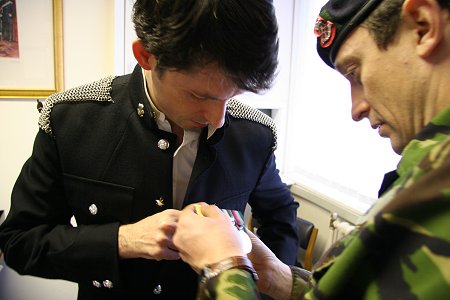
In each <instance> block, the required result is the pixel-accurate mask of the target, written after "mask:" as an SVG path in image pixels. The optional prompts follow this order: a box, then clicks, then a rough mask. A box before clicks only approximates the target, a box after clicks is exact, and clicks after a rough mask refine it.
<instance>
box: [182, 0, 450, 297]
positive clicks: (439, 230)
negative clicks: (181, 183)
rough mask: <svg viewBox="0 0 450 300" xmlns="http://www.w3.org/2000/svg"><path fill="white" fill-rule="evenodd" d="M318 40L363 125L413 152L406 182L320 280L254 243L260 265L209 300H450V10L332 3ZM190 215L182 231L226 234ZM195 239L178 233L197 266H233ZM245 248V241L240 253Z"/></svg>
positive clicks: (406, 159) (220, 284)
mask: <svg viewBox="0 0 450 300" xmlns="http://www.w3.org/2000/svg"><path fill="white" fill-rule="evenodd" d="M315 33H316V35H317V37H318V40H317V41H318V43H317V49H318V53H319V55H320V57H321V58H322V59H323V61H324V62H325V63H327V64H328V65H329V66H330V67H332V68H335V69H336V70H337V71H339V72H340V73H342V74H343V75H344V76H345V77H346V78H347V79H348V80H349V82H350V85H351V91H352V117H353V119H354V120H355V121H359V120H362V119H363V118H368V119H369V120H370V123H371V125H372V127H373V128H374V129H378V131H379V134H380V135H381V136H383V137H389V138H390V140H391V145H392V148H393V149H394V151H396V152H397V153H400V154H401V155H402V159H401V161H400V163H399V165H398V168H397V175H398V178H397V179H396V180H395V182H393V184H392V185H391V186H390V187H389V188H388V189H387V191H386V192H385V193H384V194H383V195H382V196H381V197H380V199H379V200H378V201H377V203H376V204H375V205H374V207H372V208H371V209H370V210H369V212H368V214H367V216H366V218H365V219H364V220H362V222H361V223H360V224H358V226H357V230H354V231H353V232H352V233H350V234H349V235H348V236H346V237H345V238H343V239H342V240H340V241H339V242H338V243H336V244H335V245H334V246H332V247H331V248H330V249H329V250H328V251H327V253H325V255H324V256H323V257H322V258H321V259H320V260H319V262H317V263H316V266H315V268H314V270H313V272H312V273H311V274H309V272H307V271H305V270H302V269H299V268H296V267H292V266H290V267H289V266H287V265H285V264H283V263H281V262H280V261H279V260H278V259H276V258H275V256H274V255H273V254H271V252H270V250H268V249H267V247H264V245H263V244H262V243H261V242H260V241H259V240H258V239H257V238H256V237H255V236H253V235H252V242H253V250H252V253H250V254H249V256H248V257H249V258H250V259H251V260H252V264H253V266H252V265H242V264H241V265H237V266H233V267H230V266H227V268H224V269H227V270H220V272H216V276H215V277H212V278H210V279H209V280H204V281H203V285H202V286H203V288H202V292H201V293H200V295H199V297H200V298H202V299H205V298H214V297H220V296H222V295H227V296H229V299H254V298H257V297H258V294H257V293H258V292H257V290H256V287H258V288H259V290H260V291H262V292H265V293H267V294H269V295H271V296H273V297H274V298H276V299H448V297H449V295H450V271H449V270H450V229H449V228H450V89H449V88H448V82H449V81H450V1H443V0H441V1H438V0H358V1H355V0H330V1H329V2H328V3H327V4H325V6H323V8H322V9H321V12H320V14H319V17H318V18H317V21H316V26H315ZM188 209H189V208H188ZM188 209H186V210H185V212H183V214H182V216H181V217H180V219H179V222H180V223H184V222H187V220H189V221H190V222H191V223H193V222H194V221H196V222H198V223H202V222H209V223H210V225H209V226H208V230H209V231H210V232H211V234H217V232H219V231H218V229H217V228H220V227H226V225H224V224H223V223H225V222H221V221H220V218H218V217H217V215H216V213H215V210H216V208H214V207H212V206H203V207H202V214H203V215H204V216H206V218H205V217H203V218H200V217H198V216H196V215H195V214H192V213H190V212H189V211H188ZM219 225H220V226H219ZM192 226H193V227H194V226H197V227H199V226H198V224H197V225H192ZM216 230H217V231H216ZM225 232H226V231H225ZM184 234H185V235H186V236H187V237H189V241H190V242H191V243H193V240H194V239H195V238H196V236H195V235H194V234H193V233H190V234H187V233H184V232H182V231H178V232H177V234H176V236H175V237H174V240H175V244H176V245H177V246H178V248H179V249H182V250H181V253H182V255H181V256H182V258H183V259H185V260H186V261H188V262H189V263H190V264H191V265H192V266H194V267H196V268H197V269H200V268H203V267H204V266H205V265H206V266H207V267H210V265H211V264H213V265H217V261H220V260H229V259H230V258H229V256H230V255H229V254H228V255H227V253H225V252H224V251H221V249H220V245H217V243H214V244H215V245H216V246H217V247H218V248H217V251H215V250H214V249H213V248H212V247H208V248H207V253H203V252H202V251H201V249H195V248H194V247H188V245H187V243H186V238H185V236H184ZM197 235H198V237H202V238H205V235H204V234H202V233H201V232H199V233H197ZM240 246H241V244H240V242H239V240H237V239H236V244H235V247H236V248H232V249H239V247H240ZM230 248H231V247H230ZM228 252H229V253H233V255H238V256H239V255H243V254H242V253H240V252H239V251H234V252H232V250H228ZM241 252H242V251H241ZM187 253H189V255H187ZM236 253H237V254H236ZM213 259H214V260H213ZM218 265H220V264H218ZM253 267H254V269H255V270H256V273H257V274H258V276H259V280H257V281H256V284H255V283H254V282H253V281H254V278H255V276H254V274H253V270H252V268H253ZM252 274H253V276H252ZM227 299H228V298H227Z"/></svg>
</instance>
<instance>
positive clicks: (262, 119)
mask: <svg viewBox="0 0 450 300" xmlns="http://www.w3.org/2000/svg"><path fill="white" fill-rule="evenodd" d="M227 111H228V113H229V114H230V115H231V116H233V117H235V118H239V119H246V120H250V121H253V122H257V123H260V124H262V125H265V126H267V127H269V128H270V129H271V130H272V132H273V146H272V149H273V150H274V151H275V149H276V148H277V129H276V126H275V122H274V121H273V119H272V118H271V117H269V116H268V115H266V114H265V113H263V112H261V111H260V110H257V109H256V108H253V107H251V106H249V105H247V104H245V103H242V102H240V101H239V100H237V99H230V101H228V105H227Z"/></svg>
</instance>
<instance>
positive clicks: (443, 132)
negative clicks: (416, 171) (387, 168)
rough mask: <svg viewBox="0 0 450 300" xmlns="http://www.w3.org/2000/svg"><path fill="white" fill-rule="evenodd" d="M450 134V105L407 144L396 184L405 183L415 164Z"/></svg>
mask: <svg viewBox="0 0 450 300" xmlns="http://www.w3.org/2000/svg"><path fill="white" fill-rule="evenodd" d="M449 135H450V106H448V107H447V108H446V109H444V110H443V111H441V112H440V113H439V114H437V115H436V116H435V117H434V118H433V119H432V120H431V122H430V123H429V124H428V125H427V126H425V127H424V128H423V129H422V131H421V132H420V133H419V134H418V135H417V136H416V138H415V139H413V140H412V141H410V142H409V143H408V145H406V147H405V149H404V150H403V153H402V159H401V160H400V162H399V164H398V168H397V173H398V174H399V178H398V179H397V181H396V182H395V183H394V185H398V184H403V183H404V182H405V180H406V179H407V176H408V174H410V173H411V172H412V169H413V168H414V166H416V165H418V164H419V162H420V161H422V159H423V158H424V157H425V156H426V155H427V154H428V153H429V152H430V150H431V149H433V147H435V146H436V145H437V144H439V143H441V142H442V141H443V140H445V139H447V138H448V136H449Z"/></svg>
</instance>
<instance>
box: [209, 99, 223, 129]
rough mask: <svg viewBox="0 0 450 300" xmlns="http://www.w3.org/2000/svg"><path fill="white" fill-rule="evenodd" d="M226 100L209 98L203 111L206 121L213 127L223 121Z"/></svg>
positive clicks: (218, 126)
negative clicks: (204, 111)
mask: <svg viewBox="0 0 450 300" xmlns="http://www.w3.org/2000/svg"><path fill="white" fill-rule="evenodd" d="M227 103H228V101H227V100H210V101H209V103H208V108H207V110H206V113H205V117H206V120H207V121H208V123H209V124H210V125H211V126H213V127H215V128H220V127H222V126H223V123H224V122H225V111H226V109H227Z"/></svg>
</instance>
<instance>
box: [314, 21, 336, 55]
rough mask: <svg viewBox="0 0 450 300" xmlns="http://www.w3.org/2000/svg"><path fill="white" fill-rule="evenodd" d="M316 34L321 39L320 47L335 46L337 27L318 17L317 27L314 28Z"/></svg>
mask: <svg viewBox="0 0 450 300" xmlns="http://www.w3.org/2000/svg"><path fill="white" fill-rule="evenodd" d="M314 34H315V35H316V36H317V37H318V38H319V43H320V46H321V47H322V48H327V47H329V46H330V45H331V44H333V41H334V38H335V37H336V25H335V24H334V23H333V22H331V21H327V20H325V19H324V18H322V17H321V16H318V17H317V20H316V25H315V26H314Z"/></svg>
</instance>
